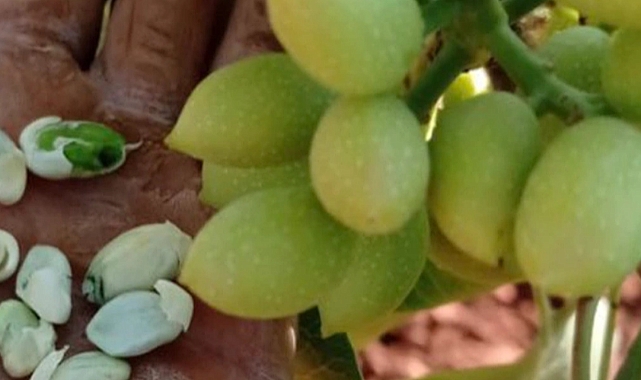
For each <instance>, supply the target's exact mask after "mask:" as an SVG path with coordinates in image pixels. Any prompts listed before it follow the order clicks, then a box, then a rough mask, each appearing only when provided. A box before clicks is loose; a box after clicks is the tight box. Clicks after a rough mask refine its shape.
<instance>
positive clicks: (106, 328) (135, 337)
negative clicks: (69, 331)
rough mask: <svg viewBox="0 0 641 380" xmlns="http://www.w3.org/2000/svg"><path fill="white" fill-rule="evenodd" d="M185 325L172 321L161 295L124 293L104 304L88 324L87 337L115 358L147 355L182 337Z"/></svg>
mask: <svg viewBox="0 0 641 380" xmlns="http://www.w3.org/2000/svg"><path fill="white" fill-rule="evenodd" d="M183 328H184V326H183V325H182V324H181V323H178V322H174V321H171V320H169V317H168V315H167V313H166V312H165V311H164V310H163V308H162V306H161V297H160V295H158V294H156V293H154V292H150V291H134V292H129V293H125V294H122V295H120V296H118V297H116V298H114V299H113V300H111V301H109V302H108V303H107V304H105V305H104V306H103V307H102V308H100V310H98V313H96V315H95V316H94V317H93V319H92V320H91V321H90V322H89V324H88V325H87V330H86V333H87V338H89V340H90V341H91V342H92V343H93V344H95V345H96V346H97V347H98V348H100V349H101V350H102V351H104V352H105V353H107V354H109V355H111V356H114V357H132V356H138V355H142V354H146V353H148V352H150V351H152V350H154V349H155V348H157V347H159V346H162V345H164V344H167V343H169V342H171V341H173V340H174V339H176V338H177V337H178V335H180V333H181V332H182V331H183Z"/></svg>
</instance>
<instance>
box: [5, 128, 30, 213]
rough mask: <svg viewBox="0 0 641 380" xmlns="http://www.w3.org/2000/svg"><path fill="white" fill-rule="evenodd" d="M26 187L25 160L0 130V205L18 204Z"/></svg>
mask: <svg viewBox="0 0 641 380" xmlns="http://www.w3.org/2000/svg"><path fill="white" fill-rule="evenodd" d="M26 186H27V161H26V158H25V156H24V154H23V153H22V151H21V150H20V149H18V147H17V146H16V144H14V143H13V141H12V140H11V138H10V137H9V136H7V134H6V133H4V132H3V131H2V130H0V204H3V205H6V206H10V205H13V204H16V203H18V201H20V199H22V195H23V194H24V190H25V188H26Z"/></svg>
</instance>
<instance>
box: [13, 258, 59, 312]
mask: <svg viewBox="0 0 641 380" xmlns="http://www.w3.org/2000/svg"><path fill="white" fill-rule="evenodd" d="M16 294H17V295H18V297H20V299H22V300H23V301H24V302H25V303H26V304H27V305H29V306H30V307H31V308H32V309H33V310H34V311H35V312H36V314H38V316H39V317H40V318H42V319H44V320H45V321H48V322H51V323H56V324H62V323H65V322H67V320H69V316H70V315H71V265H70V264H69V260H67V257H66V256H65V254H64V253H62V252H61V251H60V250H59V249H57V248H55V247H51V246H46V245H36V246H34V247H33V248H31V250H29V253H28V254H27V257H26V258H25V260H24V263H23V264H22V267H21V268H20V271H19V272H18V277H17V280H16Z"/></svg>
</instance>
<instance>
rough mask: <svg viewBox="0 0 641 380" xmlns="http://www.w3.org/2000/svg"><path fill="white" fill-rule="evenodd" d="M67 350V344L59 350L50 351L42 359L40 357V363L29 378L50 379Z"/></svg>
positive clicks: (32, 379)
mask: <svg viewBox="0 0 641 380" xmlns="http://www.w3.org/2000/svg"><path fill="white" fill-rule="evenodd" d="M67 350H69V346H64V347H63V348H62V349H60V350H56V351H51V352H50V353H49V354H48V355H47V356H45V358H44V359H42V361H41V362H40V364H38V366H37V367H36V370H35V371H33V373H32V374H31V377H30V378H29V380H51V377H52V376H53V373H54V372H55V371H56V368H58V365H59V364H60V362H61V361H62V359H63V358H64V357H65V354H66V353H67Z"/></svg>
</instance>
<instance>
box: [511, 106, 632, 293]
mask: <svg viewBox="0 0 641 380" xmlns="http://www.w3.org/2000/svg"><path fill="white" fill-rule="evenodd" d="M639 231H641V133H640V132H639V131H638V130H636V129H635V128H634V127H632V126H631V125H628V124H627V123H625V122H623V121H621V120H618V119H614V118H606V117H600V118H593V119H587V120H585V121H583V122H580V123H579V124H576V125H575V126H573V127H572V128H570V129H568V130H566V131H564V132H563V133H562V134H561V135H560V136H559V137H558V138H557V139H556V140H555V141H554V142H553V143H552V144H551V145H550V146H549V147H548V149H547V150H546V152H545V153H544V154H543V156H542V157H541V159H540V161H539V162H538V163H537V165H536V167H535V169H534V171H533V172H532V174H531V175H530V177H529V179H528V182H527V185H526V187H525V190H524V193H523V197H522V200H521V204H520V206H519V210H518V213H517V219H516V229H515V243H516V254H517V259H518V261H519V263H520V266H521V268H522V270H523V271H524V273H525V275H526V277H527V278H528V280H530V281H531V282H532V283H533V284H534V285H537V286H540V287H542V288H543V289H544V290H545V291H546V292H549V293H551V294H556V295H561V296H566V297H580V296H588V295H597V294H599V293H600V292H602V291H604V290H605V288H607V287H610V286H617V285H618V283H619V282H620V281H622V280H623V278H624V276H625V275H626V274H628V273H630V272H632V271H633V270H634V268H635V267H636V265H637V264H638V262H639V260H641V234H640V233H639Z"/></svg>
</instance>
